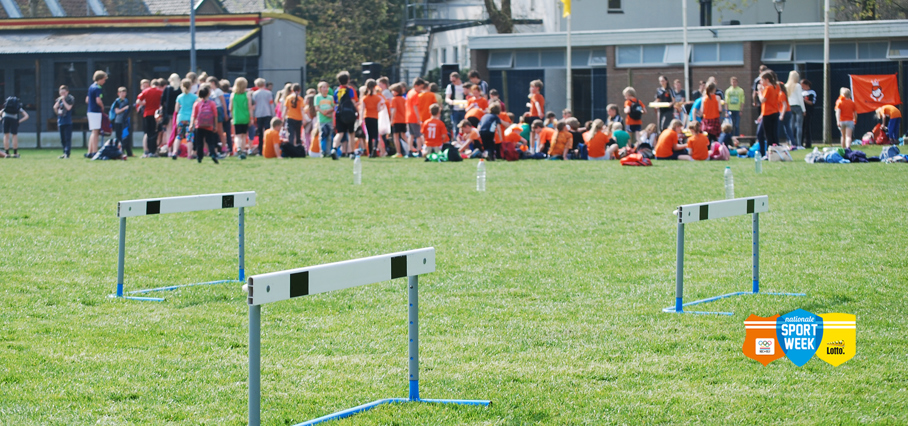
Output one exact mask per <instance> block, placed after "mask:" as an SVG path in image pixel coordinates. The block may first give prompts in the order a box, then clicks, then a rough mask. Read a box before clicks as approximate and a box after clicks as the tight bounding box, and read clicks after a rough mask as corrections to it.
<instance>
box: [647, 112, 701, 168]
mask: <svg viewBox="0 0 908 426" xmlns="http://www.w3.org/2000/svg"><path fill="white" fill-rule="evenodd" d="M680 135H681V120H672V122H671V124H670V125H669V128H668V129H665V130H663V131H662V133H661V134H660V135H659V141H658V142H657V143H656V152H655V154H656V159H657V160H687V161H693V158H691V156H690V155H688V153H687V145H686V144H683V143H681V142H680Z"/></svg>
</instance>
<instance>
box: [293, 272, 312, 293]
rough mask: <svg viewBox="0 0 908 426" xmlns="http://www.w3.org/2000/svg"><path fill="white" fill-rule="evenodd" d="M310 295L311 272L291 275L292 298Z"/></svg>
mask: <svg viewBox="0 0 908 426" xmlns="http://www.w3.org/2000/svg"><path fill="white" fill-rule="evenodd" d="M307 294H309V271H303V272H297V273H295V274H290V297H299V296H305V295H307Z"/></svg>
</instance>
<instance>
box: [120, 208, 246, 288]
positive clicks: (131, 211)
mask: <svg viewBox="0 0 908 426" xmlns="http://www.w3.org/2000/svg"><path fill="white" fill-rule="evenodd" d="M254 205H255V191H248V192H231V193H224V194H205V195H189V196H184V197H167V198H150V199H144V200H127V201H120V202H119V203H117V217H118V218H119V219H120V245H119V251H118V256H117V292H116V294H111V295H109V296H108V297H112V298H122V299H129V300H142V301H151V302H162V301H164V299H163V298H160V297H140V296H132V295H134V294H146V293H153V292H158V291H170V290H176V289H179V288H183V287H191V286H197V285H212V284H223V283H236V282H243V281H244V280H245V275H246V271H245V256H246V254H245V245H246V243H245V233H246V232H245V227H246V223H245V222H246V207H252V206H254ZM232 208H238V209H239V214H238V216H239V278H238V279H236V280H229V279H228V280H217V281H208V282H203V283H194V284H182V285H172V286H165V287H157V288H149V289H143V290H133V291H129V292H125V293H124V292H123V273H124V264H125V262H126V218H128V217H139V216H150V215H156V214H167V213H185V212H195V211H202V210H219V209H232Z"/></svg>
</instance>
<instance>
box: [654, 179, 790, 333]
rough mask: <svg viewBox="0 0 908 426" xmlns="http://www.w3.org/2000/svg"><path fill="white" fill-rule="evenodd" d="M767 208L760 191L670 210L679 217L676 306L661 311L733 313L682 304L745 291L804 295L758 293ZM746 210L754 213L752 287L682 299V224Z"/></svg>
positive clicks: (714, 298)
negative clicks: (693, 308)
mask: <svg viewBox="0 0 908 426" xmlns="http://www.w3.org/2000/svg"><path fill="white" fill-rule="evenodd" d="M768 211H769V197H768V196H766V195H761V196H757V197H747V198H735V199H731V200H722V201H710V202H706V203H698V204H686V205H683V206H679V207H678V209H677V210H675V211H674V212H672V214H674V215H676V216H677V217H678V248H677V261H676V262H677V263H676V269H675V306H669V307H667V308H665V309H662V312H666V313H678V314H683V313H687V314H715V315H734V312H706V311H685V310H684V307H685V306H693V305H699V304H702V303H709V302H714V301H716V300H720V299H725V298H728V297H734V296H743V295H748V294H766V295H771V296H806V294H804V293H760V213H766V212H768ZM747 214H749V215H752V216H753V288H752V291H738V292H734V293H728V294H723V295H719V296H714V297H709V298H706V299H701V300H696V301H693V302H687V303H684V225H685V224H688V223H694V222H702V221H706V220H711V219H719V218H723V217H731V216H743V215H747Z"/></svg>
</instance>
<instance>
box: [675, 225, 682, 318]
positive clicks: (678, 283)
mask: <svg viewBox="0 0 908 426" xmlns="http://www.w3.org/2000/svg"><path fill="white" fill-rule="evenodd" d="M676 266H677V267H676V268H675V312H679V313H680V312H682V311H683V310H684V302H683V300H684V224H683V223H681V222H678V260H677V265H676Z"/></svg>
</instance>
